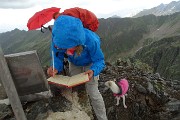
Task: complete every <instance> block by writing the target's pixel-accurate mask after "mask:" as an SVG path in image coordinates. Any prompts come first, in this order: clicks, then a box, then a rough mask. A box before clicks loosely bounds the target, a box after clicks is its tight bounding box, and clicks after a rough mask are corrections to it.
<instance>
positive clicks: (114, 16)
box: [110, 15, 121, 18]
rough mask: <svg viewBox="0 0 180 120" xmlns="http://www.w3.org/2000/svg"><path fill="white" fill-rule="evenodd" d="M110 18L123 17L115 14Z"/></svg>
mask: <svg viewBox="0 0 180 120" xmlns="http://www.w3.org/2000/svg"><path fill="white" fill-rule="evenodd" d="M110 18H121V17H120V16H118V15H113V16H111V17H110Z"/></svg>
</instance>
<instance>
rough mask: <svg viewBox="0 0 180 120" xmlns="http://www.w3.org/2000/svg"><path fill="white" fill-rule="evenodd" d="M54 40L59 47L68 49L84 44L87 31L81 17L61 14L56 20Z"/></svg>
mask: <svg viewBox="0 0 180 120" xmlns="http://www.w3.org/2000/svg"><path fill="white" fill-rule="evenodd" d="M52 40H53V42H54V44H55V45H56V46H57V47H58V48H63V49H68V48H72V47H75V46H77V45H84V43H85V32H84V27H83V24H82V22H81V20H80V19H78V18H75V17H72V16H67V15H60V16H59V17H58V18H57V19H56V20H55V22H54V26H53V30H52Z"/></svg>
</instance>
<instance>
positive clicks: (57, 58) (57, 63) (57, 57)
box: [51, 42, 65, 73]
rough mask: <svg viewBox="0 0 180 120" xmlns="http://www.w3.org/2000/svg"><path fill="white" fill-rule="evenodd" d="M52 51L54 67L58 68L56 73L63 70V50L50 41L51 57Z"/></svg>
mask: <svg viewBox="0 0 180 120" xmlns="http://www.w3.org/2000/svg"><path fill="white" fill-rule="evenodd" d="M52 51H53V53H54V67H55V69H57V70H58V73H60V72H61V71H62V70H63V60H64V53H65V51H64V50H57V49H56V48H55V47H54V43H53V42H51V57H52ZM51 66H53V61H52V59H51Z"/></svg>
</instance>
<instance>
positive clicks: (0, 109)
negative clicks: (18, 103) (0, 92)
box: [0, 104, 13, 120]
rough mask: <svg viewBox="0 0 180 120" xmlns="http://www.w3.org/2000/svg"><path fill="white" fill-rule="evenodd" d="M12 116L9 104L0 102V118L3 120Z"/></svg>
mask: <svg viewBox="0 0 180 120" xmlns="http://www.w3.org/2000/svg"><path fill="white" fill-rule="evenodd" d="M12 116H13V113H12V110H11V107H10V106H7V105H5V104H0V120H5V119H8V118H11V117H12Z"/></svg>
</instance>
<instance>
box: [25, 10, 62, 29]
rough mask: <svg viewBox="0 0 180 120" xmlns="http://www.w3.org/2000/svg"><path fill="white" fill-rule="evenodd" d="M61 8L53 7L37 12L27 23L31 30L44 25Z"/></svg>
mask: <svg viewBox="0 0 180 120" xmlns="http://www.w3.org/2000/svg"><path fill="white" fill-rule="evenodd" d="M59 11H60V8H56V7H51V8H46V9H43V10H41V11H39V12H36V13H35V14H34V15H33V16H32V17H31V18H30V19H29V20H28V23H27V27H28V29H29V30H35V29H38V28H41V27H43V25H44V24H46V23H47V22H49V21H50V20H52V19H53V14H54V13H56V12H59Z"/></svg>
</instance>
